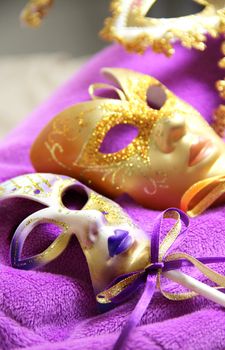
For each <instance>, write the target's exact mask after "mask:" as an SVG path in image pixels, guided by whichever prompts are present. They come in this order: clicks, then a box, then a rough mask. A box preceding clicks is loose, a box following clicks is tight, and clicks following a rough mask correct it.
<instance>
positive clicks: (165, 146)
mask: <svg viewBox="0 0 225 350" xmlns="http://www.w3.org/2000/svg"><path fill="white" fill-rule="evenodd" d="M153 133H154V139H155V142H156V144H157V147H158V148H159V149H160V150H161V151H162V152H164V153H170V152H172V151H173V150H174V148H175V145H176V142H178V141H179V140H180V139H181V138H182V137H183V136H184V135H185V134H186V123H185V119H184V117H183V116H182V115H181V114H179V113H176V112H175V113H173V114H172V115H171V117H168V118H162V119H161V120H159V122H158V124H157V125H156V127H155V130H154V131H153Z"/></svg>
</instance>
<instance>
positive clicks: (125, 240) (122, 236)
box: [108, 229, 132, 257]
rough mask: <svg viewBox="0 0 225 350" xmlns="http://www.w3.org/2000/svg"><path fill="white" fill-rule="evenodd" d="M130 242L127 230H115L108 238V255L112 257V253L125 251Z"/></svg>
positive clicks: (130, 238) (116, 253)
mask: <svg viewBox="0 0 225 350" xmlns="http://www.w3.org/2000/svg"><path fill="white" fill-rule="evenodd" d="M131 244H132V237H131V236H130V235H129V232H128V231H125V230H119V229H118V230H115V231H114V235H113V236H110V237H109V238H108V251H109V255H110V256H111V257H113V256H114V255H118V254H121V253H123V252H125V251H126V250H127V249H128V248H129V247H130V246H131Z"/></svg>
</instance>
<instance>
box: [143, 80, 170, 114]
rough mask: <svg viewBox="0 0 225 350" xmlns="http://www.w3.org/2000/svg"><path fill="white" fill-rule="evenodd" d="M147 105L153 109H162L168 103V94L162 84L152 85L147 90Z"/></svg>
mask: <svg viewBox="0 0 225 350" xmlns="http://www.w3.org/2000/svg"><path fill="white" fill-rule="evenodd" d="M146 99H147V105H148V106H149V107H150V108H152V109H157V110H160V109H161V108H162V107H163V106H164V104H165V103H166V100H167V96H166V92H165V90H164V88H163V87H162V86H160V85H151V86H149V88H148V89H147V92H146Z"/></svg>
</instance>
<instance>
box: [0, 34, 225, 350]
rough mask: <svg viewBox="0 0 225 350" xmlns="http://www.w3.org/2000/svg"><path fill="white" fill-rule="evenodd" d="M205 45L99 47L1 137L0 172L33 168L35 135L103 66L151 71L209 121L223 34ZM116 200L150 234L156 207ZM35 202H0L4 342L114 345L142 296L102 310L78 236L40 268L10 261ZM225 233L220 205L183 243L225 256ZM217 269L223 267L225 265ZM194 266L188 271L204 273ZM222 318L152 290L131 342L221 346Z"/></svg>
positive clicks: (40, 233)
mask: <svg viewBox="0 0 225 350" xmlns="http://www.w3.org/2000/svg"><path fill="white" fill-rule="evenodd" d="M208 44H209V49H208V51H207V52H196V51H193V50H190V51H189V50H186V49H184V48H182V47H180V46H177V48H176V54H175V55H174V56H173V57H172V58H170V59H168V58H166V57H164V56H163V55H156V54H154V53H152V52H151V51H150V50H149V51H148V52H146V54H145V55H143V56H137V55H130V54H128V53H126V52H125V51H124V50H123V48H121V47H119V46H111V47H109V48H107V49H105V50H104V51H103V52H101V53H99V54H97V55H96V56H95V57H94V58H93V59H92V60H91V61H90V62H89V63H88V64H87V65H86V66H85V67H84V68H83V69H82V70H81V71H80V73H79V74H78V75H76V76H74V77H73V78H72V79H71V80H70V81H69V82H68V83H67V84H66V85H65V86H63V87H62V88H60V89H59V90H58V91H57V92H56V93H55V94H54V95H53V96H52V97H51V98H50V99H49V100H48V101H47V102H45V103H44V104H43V105H42V106H40V107H39V108H38V109H37V110H36V111H35V112H34V113H32V115H31V116H30V117H29V118H28V119H27V120H25V121H24V122H23V123H22V124H21V125H20V126H19V127H18V128H17V129H15V130H14V131H13V132H12V133H11V134H10V135H9V136H8V137H7V138H6V139H5V140H4V142H2V143H1V145H0V180H1V181H4V180H6V179H9V178H11V177H14V176H17V175H20V174H25V173H30V172H33V171H34V170H33V168H32V166H31V163H30V160H29V149H30V146H31V144H32V142H33V141H34V138H35V137H36V136H37V134H38V133H39V132H40V131H41V129H42V128H43V127H44V125H45V124H46V123H47V121H49V120H50V119H51V118H52V117H53V116H54V115H55V114H57V113H58V112H60V111H61V110H63V109H64V108H65V107H67V106H70V105H72V104H74V103H77V102H80V101H85V100H87V99H88V92H87V88H88V86H89V84H91V83H94V82H100V81H103V79H102V77H101V76H100V72H99V70H100V68H102V67H105V66H108V67H109V66H111V67H125V68H130V69H135V70H137V71H140V72H142V73H147V74H150V75H153V76H154V77H156V78H157V79H159V80H161V81H162V82H163V83H164V84H165V85H167V86H168V87H169V88H170V89H171V90H172V91H173V92H175V94H177V95H178V96H179V97H181V98H183V99H184V100H185V101H187V102H188V103H190V104H192V105H193V106H194V107H195V108H196V109H198V110H199V111H200V112H201V113H202V115H203V116H204V117H205V118H206V119H207V120H208V121H210V120H211V115H212V110H213V109H214V108H216V106H217V105H218V104H219V102H220V101H219V97H218V96H217V93H216V91H215V89H214V82H215V81H216V80H217V79H220V78H221V77H222V76H223V75H222V71H220V70H219V69H218V68H217V63H216V62H217V60H218V59H219V55H220V54H219V44H220V43H219V41H209V43H208ZM34 84H35V82H34ZM12 99H13V97H12ZM12 103H13V101H12ZM9 108H10V106H9ZM118 202H119V203H120V204H121V205H122V206H123V207H124V208H125V210H126V211H127V212H128V214H129V215H130V216H131V217H132V218H133V220H134V221H135V222H137V223H138V224H139V225H140V226H141V227H142V228H143V229H145V230H146V231H147V232H148V233H149V234H150V233H151V228H152V219H153V218H155V216H156V215H157V212H156V211H152V210H148V209H144V208H142V207H140V206H139V205H137V204H136V203H134V201H132V200H131V199H130V198H128V197H127V196H125V195H124V196H122V197H121V198H119V199H118ZM40 207H41V205H40V204H35V203H33V204H32V205H31V204H30V203H29V202H27V201H26V200H22V199H18V200H16V201H13V202H10V201H5V202H4V203H2V204H1V206H0V220H1V226H0V246H1V250H0V348H1V349H7V350H11V349H19V348H25V349H36V350H37V349H54V350H56V349H58V350H59V349H60V350H63V349H72V350H75V349H102V350H103V349H111V348H112V346H113V344H114V342H115V341H116V338H117V337H118V335H119V332H120V330H121V328H122V326H123V324H124V322H125V320H126V318H127V317H128V316H129V314H130V312H131V311H132V309H133V307H134V305H135V303H136V302H137V298H138V295H136V296H134V298H133V299H132V300H129V301H128V302H127V303H125V304H123V305H121V306H119V307H117V308H116V309H114V310H111V311H109V312H107V313H105V314H99V313H98V310H97V307H96V302H95V296H94V293H93V290H92V286H91V282H90V277H89V274H88V269H87V266H86V262H85V259H84V256H83V254H82V251H81V249H80V247H79V245H78V242H77V241H76V240H75V239H74V240H72V241H71V242H70V245H69V247H68V249H67V250H66V251H65V252H64V253H63V255H62V256H60V257H59V258H58V259H57V260H55V261H54V262H52V263H51V264H49V265H47V266H46V267H45V268H43V269H41V270H39V271H22V270H16V269H13V268H12V267H11V266H10V262H9V245H10V239H11V237H12V234H13V232H14V230H15V227H16V226H17V225H18V223H20V222H21V221H22V219H24V218H25V217H26V216H27V215H28V213H29V214H30V213H31V212H33V211H35V210H37V209H39V208H40ZM224 236H225V211H224V206H220V207H218V208H213V209H210V210H208V211H207V212H206V213H204V214H203V215H201V216H200V217H197V218H195V219H192V220H191V226H190V230H189V233H188V235H187V238H186V240H185V241H184V242H182V243H181V244H180V247H179V251H182V252H188V253H190V254H191V255H193V256H198V257H199V256H218V255H225V238H224ZM51 238H52V234H51V232H48V234H45V228H44V226H40V227H38V228H37V229H35V232H33V234H32V235H31V237H30V239H29V241H28V243H27V246H28V248H27V249H30V251H32V250H35V252H37V251H38V250H39V249H42V248H43V247H45V245H46V244H47V243H48V241H50V240H51ZM216 269H217V271H219V272H220V273H223V274H225V266H223V265H219V266H217V267H216ZM192 271H193V272H192V273H193V276H196V277H198V278H200V279H201V280H203V281H204V278H203V277H201V276H199V275H198V273H197V272H195V271H194V270H192ZM172 287H173V286H172V285H171V288H172ZM224 322H225V313H224V310H223V309H222V307H220V306H218V305H216V304H214V303H212V302H210V301H208V300H206V299H204V298H202V297H199V296H198V297H195V298H193V299H190V300H188V301H180V302H178V301H168V300H166V299H165V298H164V297H163V296H162V295H161V294H159V293H158V292H157V293H155V295H154V297H153V300H152V302H151V304H150V305H149V307H148V309H147V311H146V313H145V315H144V317H143V319H142V321H141V324H140V325H139V326H138V327H137V328H136V329H135V331H134V332H133V333H132V335H131V337H130V341H129V344H128V345H127V349H140V350H144V349H151V350H153V349H154V350H159V349H167V350H171V349H172V350H175V349H185V350H188V349H198V350H200V349H204V350H207V349H221V350H222V349H224V348H225V327H224Z"/></svg>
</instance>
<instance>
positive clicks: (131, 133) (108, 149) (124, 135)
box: [99, 124, 138, 154]
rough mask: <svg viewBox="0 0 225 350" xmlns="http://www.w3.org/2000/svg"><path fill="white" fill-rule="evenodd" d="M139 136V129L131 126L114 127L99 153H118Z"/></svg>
mask: <svg viewBox="0 0 225 350" xmlns="http://www.w3.org/2000/svg"><path fill="white" fill-rule="evenodd" d="M137 135H138V128H137V127H136V126H134V125H131V124H119V125H115V126H113V127H112V128H111V129H110V130H109V131H108V132H107V133H106V135H105V137H104V139H103V141H102V143H101V146H100V148H99V152H101V153H104V154H107V153H116V152H118V151H120V150H122V149H124V148H126V147H127V146H128V145H129V144H130V143H131V142H132V141H133V140H134V139H135V138H136V137H137Z"/></svg>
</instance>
